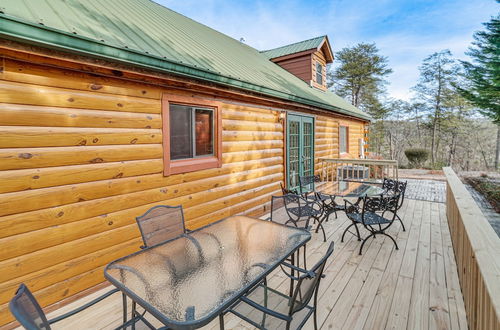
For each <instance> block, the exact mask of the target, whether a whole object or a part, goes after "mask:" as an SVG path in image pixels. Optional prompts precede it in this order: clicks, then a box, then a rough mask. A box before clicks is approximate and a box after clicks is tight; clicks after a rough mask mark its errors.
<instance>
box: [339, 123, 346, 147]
mask: <svg viewBox="0 0 500 330" xmlns="http://www.w3.org/2000/svg"><path fill="white" fill-rule="evenodd" d="M339 147H340V153H345V152H347V127H345V126H340V127H339Z"/></svg>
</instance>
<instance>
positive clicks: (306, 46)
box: [261, 36, 326, 58]
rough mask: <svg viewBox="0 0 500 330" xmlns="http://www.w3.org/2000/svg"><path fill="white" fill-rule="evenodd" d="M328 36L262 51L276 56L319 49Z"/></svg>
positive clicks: (270, 55)
mask: <svg viewBox="0 0 500 330" xmlns="http://www.w3.org/2000/svg"><path fill="white" fill-rule="evenodd" d="M325 37H326V36H321V37H316V38H312V39H308V40H304V41H299V42H296V43H293V44H290V45H285V46H281V47H278V48H274V49H269V50H263V51H262V52H261V53H263V54H265V55H266V56H267V57H269V58H276V57H281V56H285V55H290V54H294V53H300V52H303V51H306V50H310V49H317V48H318V47H319V46H320V45H321V43H322V42H323V40H325Z"/></svg>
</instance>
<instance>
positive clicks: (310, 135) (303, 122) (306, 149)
mask: <svg viewBox="0 0 500 330" xmlns="http://www.w3.org/2000/svg"><path fill="white" fill-rule="evenodd" d="M287 169H288V170H287V183H288V188H289V189H298V188H299V177H300V176H305V175H313V174H314V118H312V117H306V116H298V115H288V125H287ZM309 188H310V189H312V188H313V187H309Z"/></svg>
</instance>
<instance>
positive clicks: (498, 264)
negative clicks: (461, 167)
mask: <svg viewBox="0 0 500 330" xmlns="http://www.w3.org/2000/svg"><path fill="white" fill-rule="evenodd" d="M443 171H444V174H445V175H446V179H447V182H448V189H450V190H451V193H452V196H453V198H454V199H455V202H456V205H457V209H458V213H459V215H460V219H461V220H462V223H463V227H464V229H465V231H466V233H467V237H468V239H469V242H470V245H471V248H472V251H473V252H474V257H475V259H476V262H477V264H478V267H479V271H480V272H481V274H482V277H483V279H484V285H485V286H486V288H487V289H488V292H490V296H491V300H492V303H493V305H494V308H495V311H496V314H497V316H499V317H500V238H499V237H498V235H497V234H496V233H495V231H494V230H493V228H492V227H491V225H490V224H489V222H488V220H487V219H486V217H485V216H484V214H483V212H482V211H481V210H480V209H479V206H478V205H477V203H476V202H475V201H474V199H473V198H472V196H471V195H470V193H469V192H468V191H467V189H466V188H465V185H464V184H463V183H462V181H461V180H460V178H459V177H458V176H457V174H456V173H455V172H454V171H453V170H452V169H451V167H445V168H443Z"/></svg>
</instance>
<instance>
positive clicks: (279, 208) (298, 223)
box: [268, 194, 311, 272]
mask: <svg viewBox="0 0 500 330" xmlns="http://www.w3.org/2000/svg"><path fill="white" fill-rule="evenodd" d="M290 196H291V195H290V194H288V195H283V196H272V197H271V214H270V217H269V218H268V220H270V221H272V222H276V223H280V224H282V225H288V226H293V227H296V228H303V229H305V230H310V229H311V226H309V221H310V217H307V216H304V217H301V218H297V217H295V216H294V215H293V214H291V215H290V213H289V212H290V210H289V209H290V208H291V207H301V205H300V202H301V200H300V199H299V200H298V201H296V200H295V198H293V197H290ZM293 196H296V195H293ZM302 201H303V200H302ZM296 202H298V203H296ZM302 204H303V205H302V206H304V207H305V206H306V205H307V203H306V202H303V203H302ZM301 249H302V250H303V264H304V267H306V245H304V246H303V247H301ZM299 250H300V249H299ZM288 261H290V262H291V263H293V264H295V265H300V251H297V253H296V256H295V255H293V256H291V257H290V258H289V259H288ZM283 271H285V270H284V269H283ZM285 272H286V271H285Z"/></svg>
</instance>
